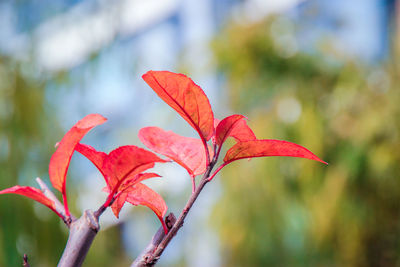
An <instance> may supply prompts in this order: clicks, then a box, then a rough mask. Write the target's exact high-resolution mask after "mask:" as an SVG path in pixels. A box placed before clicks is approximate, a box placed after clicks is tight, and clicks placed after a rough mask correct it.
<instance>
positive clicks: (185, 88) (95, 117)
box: [0, 71, 326, 232]
mask: <svg viewBox="0 0 400 267" xmlns="http://www.w3.org/2000/svg"><path fill="white" fill-rule="evenodd" d="M143 79H144V81H145V82H146V83H147V84H148V85H149V86H150V87H151V88H152V89H153V90H154V91H155V92H156V94H157V95H158V96H159V97H160V98H161V99H162V100H164V101H165V102H166V103H167V104H168V105H169V106H171V107H172V108H173V109H174V110H175V111H176V112H178V114H179V115H180V116H182V118H183V119H184V120H186V121H187V122H188V123H189V125H190V126H192V127H193V128H194V129H195V130H196V132H197V133H198V134H199V137H200V139H197V138H190V137H184V136H180V135H178V134H176V133H173V132H171V131H164V130H163V129H160V128H158V127H145V128H142V129H141V130H140V131H139V138H140V140H141V141H142V142H143V144H144V145H145V146H147V147H148V148H149V149H151V150H153V151H154V152H157V153H159V154H161V155H163V156H165V157H167V158H168V159H170V160H173V161H175V162H176V163H178V164H179V165H181V166H182V167H183V168H185V169H186V170H187V172H188V173H189V175H190V177H191V178H192V181H193V188H194V187H195V180H194V178H195V176H197V175H201V174H204V173H205V172H206V170H207V168H208V167H209V166H210V164H212V166H214V165H215V164H216V163H217V161H218V158H219V156H220V152H221V147H222V146H223V144H224V142H225V141H226V139H227V138H228V137H233V138H234V139H235V140H236V144H235V145H233V146H232V147H231V148H229V149H228V151H227V152H226V154H225V156H224V159H223V162H222V163H221V164H220V166H219V167H218V168H217V169H216V170H215V171H214V172H213V173H212V174H210V176H209V177H208V179H209V181H211V180H212V179H213V177H214V176H215V175H216V174H217V173H218V172H219V171H220V170H221V169H222V168H223V167H224V166H226V165H227V164H229V163H231V162H233V161H236V160H239V159H244V158H254V157H267V156H288V157H300V158H307V159H311V160H316V161H320V162H322V163H326V162H324V161H322V160H321V159H319V158H318V157H317V156H315V155H314V154H313V153H312V152H310V151H309V150H308V149H306V148H304V147H302V146H300V145H297V144H294V143H291V142H287V141H280V140H272V139H257V138H256V136H255V134H254V133H253V131H252V130H251V129H250V128H249V126H248V125H247V123H246V117H244V116H243V115H231V116H228V117H226V118H224V119H223V120H218V119H215V118H214V114H213V111H212V109H211V105H210V102H209V100H208V98H207V96H206V95H205V93H204V92H203V90H202V89H201V88H200V87H199V86H198V85H197V84H195V83H194V82H193V81H192V80H191V79H190V78H188V77H187V76H185V75H183V74H177V73H173V72H169V71H149V72H147V73H146V74H144V75H143ZM106 120H107V119H106V118H104V117H103V116H101V115H99V114H90V115H87V116H86V117H84V118H83V119H81V120H80V121H78V122H77V123H76V124H75V125H74V126H73V127H72V128H71V129H70V130H69V131H68V132H67V133H66V134H65V135H64V137H63V138H62V140H61V141H60V142H59V143H58V144H57V149H56V151H55V152H54V154H53V155H52V157H51V159H50V164H49V177H50V181H51V184H52V185H53V187H54V188H55V189H57V190H58V191H60V192H61V194H62V197H63V204H64V209H63V210H60V209H57V208H56V205H55V202H54V201H53V200H52V199H50V198H49V197H47V196H46V195H45V194H44V193H43V192H42V191H41V190H39V189H37V188H34V187H29V186H19V185H17V186H13V187H11V188H8V189H4V190H2V191H0V194H7V193H13V194H19V195H23V196H26V197H29V198H31V199H33V200H36V201H37V202H39V203H41V204H43V205H45V206H47V207H48V208H50V209H51V210H52V211H54V212H55V213H56V214H57V215H58V216H59V217H60V218H62V219H63V220H64V221H68V220H70V219H71V215H70V212H69V208H68V202H67V193H66V177H67V171H68V167H69V164H70V161H71V157H72V155H73V153H74V152H75V151H77V152H79V153H81V154H82V155H84V156H85V157H86V158H87V159H89V160H90V161H91V162H92V163H93V164H94V165H95V166H96V168H97V169H98V170H99V172H100V173H101V174H102V176H103V177H104V180H105V182H106V185H107V186H106V188H104V190H103V191H105V192H106V193H107V194H108V196H107V198H106V201H105V203H104V204H103V206H104V207H105V208H107V207H111V209H112V210H113V212H114V214H115V216H116V217H118V215H119V212H120V210H121V208H122V207H123V205H124V204H125V203H126V202H129V203H131V204H133V205H144V206H147V207H149V208H150V209H152V210H153V212H154V213H155V214H156V215H157V217H158V218H159V220H160V222H161V223H162V225H163V227H164V230H165V232H167V231H168V230H167V227H166V225H165V222H164V216H165V214H166V212H167V205H166V203H165V201H164V200H163V198H162V197H161V196H160V195H159V194H158V193H156V192H154V191H153V190H152V189H150V188H149V187H148V186H146V185H144V184H143V183H141V182H142V181H143V180H146V179H149V178H155V177H160V175H158V174H156V173H152V172H145V171H147V170H148V169H151V168H153V167H154V165H155V163H165V162H169V160H165V159H162V158H160V157H158V156H157V155H156V154H154V153H153V152H150V151H148V150H145V149H143V148H139V147H137V146H134V145H127V146H121V147H118V148H116V149H114V150H112V151H111V152H110V153H108V154H107V153H104V152H101V151H97V150H96V149H95V148H93V147H91V146H89V145H86V144H82V143H80V141H81V139H82V138H83V137H84V136H85V135H86V134H87V133H88V132H89V131H90V130H91V129H92V128H94V127H95V126H98V125H100V124H103V123H104V122H105V121H106ZM210 140H211V144H209V143H208V142H209V141H210Z"/></svg>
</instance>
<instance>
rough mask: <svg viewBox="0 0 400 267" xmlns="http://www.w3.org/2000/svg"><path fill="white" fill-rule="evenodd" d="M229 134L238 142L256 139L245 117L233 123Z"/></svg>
mask: <svg viewBox="0 0 400 267" xmlns="http://www.w3.org/2000/svg"><path fill="white" fill-rule="evenodd" d="M229 136H232V137H233V138H235V139H236V140H237V141H239V142H242V141H251V140H256V139H257V137H256V135H255V134H254V133H253V131H252V130H251V129H250V127H249V126H248V125H247V122H246V120H245V119H241V120H239V121H238V122H237V123H235V125H234V126H233V129H232V131H231V132H230V134H229Z"/></svg>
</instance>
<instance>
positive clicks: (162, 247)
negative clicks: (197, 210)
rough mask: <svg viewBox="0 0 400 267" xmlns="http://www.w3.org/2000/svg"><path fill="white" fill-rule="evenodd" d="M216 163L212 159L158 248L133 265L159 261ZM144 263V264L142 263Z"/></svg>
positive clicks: (150, 263) (151, 264)
mask: <svg viewBox="0 0 400 267" xmlns="http://www.w3.org/2000/svg"><path fill="white" fill-rule="evenodd" d="M214 165H215V161H212V162H211V163H210V164H209V165H208V167H207V170H206V172H205V173H204V175H203V177H202V179H201V181H200V183H199V184H198V186H197V188H196V190H195V191H194V193H193V194H192V195H191V196H190V198H189V200H188V201H187V203H186V205H185V207H184V208H183V210H182V212H181V214H180V215H179V217H178V219H177V220H176V222H175V223H174V225H173V226H172V228H171V230H170V231H169V232H168V234H167V235H166V236H165V237H164V238H163V240H162V241H161V242H160V244H159V245H158V246H157V248H156V249H155V250H154V252H153V253H152V254H151V255H149V256H148V257H147V258H146V259H139V260H138V259H136V260H135V262H138V263H137V264H138V265H132V266H153V265H154V264H156V263H157V261H158V259H159V258H160V256H161V254H162V253H163V252H164V250H165V248H166V247H167V246H168V244H169V242H170V241H171V240H172V238H174V236H175V235H176V234H177V232H178V231H179V229H180V228H181V227H182V226H183V223H184V220H185V218H186V216H187V215H188V213H189V211H190V209H191V208H192V206H193V204H194V202H195V201H196V199H197V197H198V196H199V194H200V193H201V191H202V190H203V188H204V186H205V185H206V184H207V183H208V182H209V179H208V177H209V176H210V173H211V170H212V168H213V167H214ZM140 264H142V265H140Z"/></svg>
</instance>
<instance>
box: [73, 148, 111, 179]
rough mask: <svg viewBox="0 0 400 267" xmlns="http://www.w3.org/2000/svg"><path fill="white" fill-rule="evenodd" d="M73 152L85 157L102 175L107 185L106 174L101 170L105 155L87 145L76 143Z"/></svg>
mask: <svg viewBox="0 0 400 267" xmlns="http://www.w3.org/2000/svg"><path fill="white" fill-rule="evenodd" d="M75 150H76V151H78V152H79V153H81V154H82V155H83V156H85V157H86V158H87V159H88V160H90V161H91V162H92V163H93V164H94V166H96V168H97V169H98V170H99V171H100V173H101V174H102V175H103V177H104V179H105V180H106V183H108V182H107V177H106V174H105V173H104V170H103V163H104V160H105V159H106V158H107V154H106V153H104V152H101V151H97V150H96V149H94V148H93V147H91V146H89V145H85V144H81V143H78V144H77V145H76V146H75Z"/></svg>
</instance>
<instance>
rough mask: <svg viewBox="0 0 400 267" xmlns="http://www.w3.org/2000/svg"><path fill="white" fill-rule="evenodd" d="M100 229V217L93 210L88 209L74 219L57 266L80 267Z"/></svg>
mask: <svg viewBox="0 0 400 267" xmlns="http://www.w3.org/2000/svg"><path fill="white" fill-rule="evenodd" d="M99 230H100V226H99V221H98V218H96V217H95V216H94V214H93V211H91V210H86V211H85V212H84V213H83V215H82V217H80V218H79V219H78V220H76V221H73V222H72V223H71V225H70V229H69V237H68V242H67V245H66V247H65V249H64V252H63V255H62V256H61V259H60V261H59V263H58V265H57V267H80V266H81V265H82V263H83V260H84V259H85V257H86V254H87V252H88V251H89V248H90V246H91V244H92V242H93V239H94V238H95V236H96V234H97V232H98V231H99Z"/></svg>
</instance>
